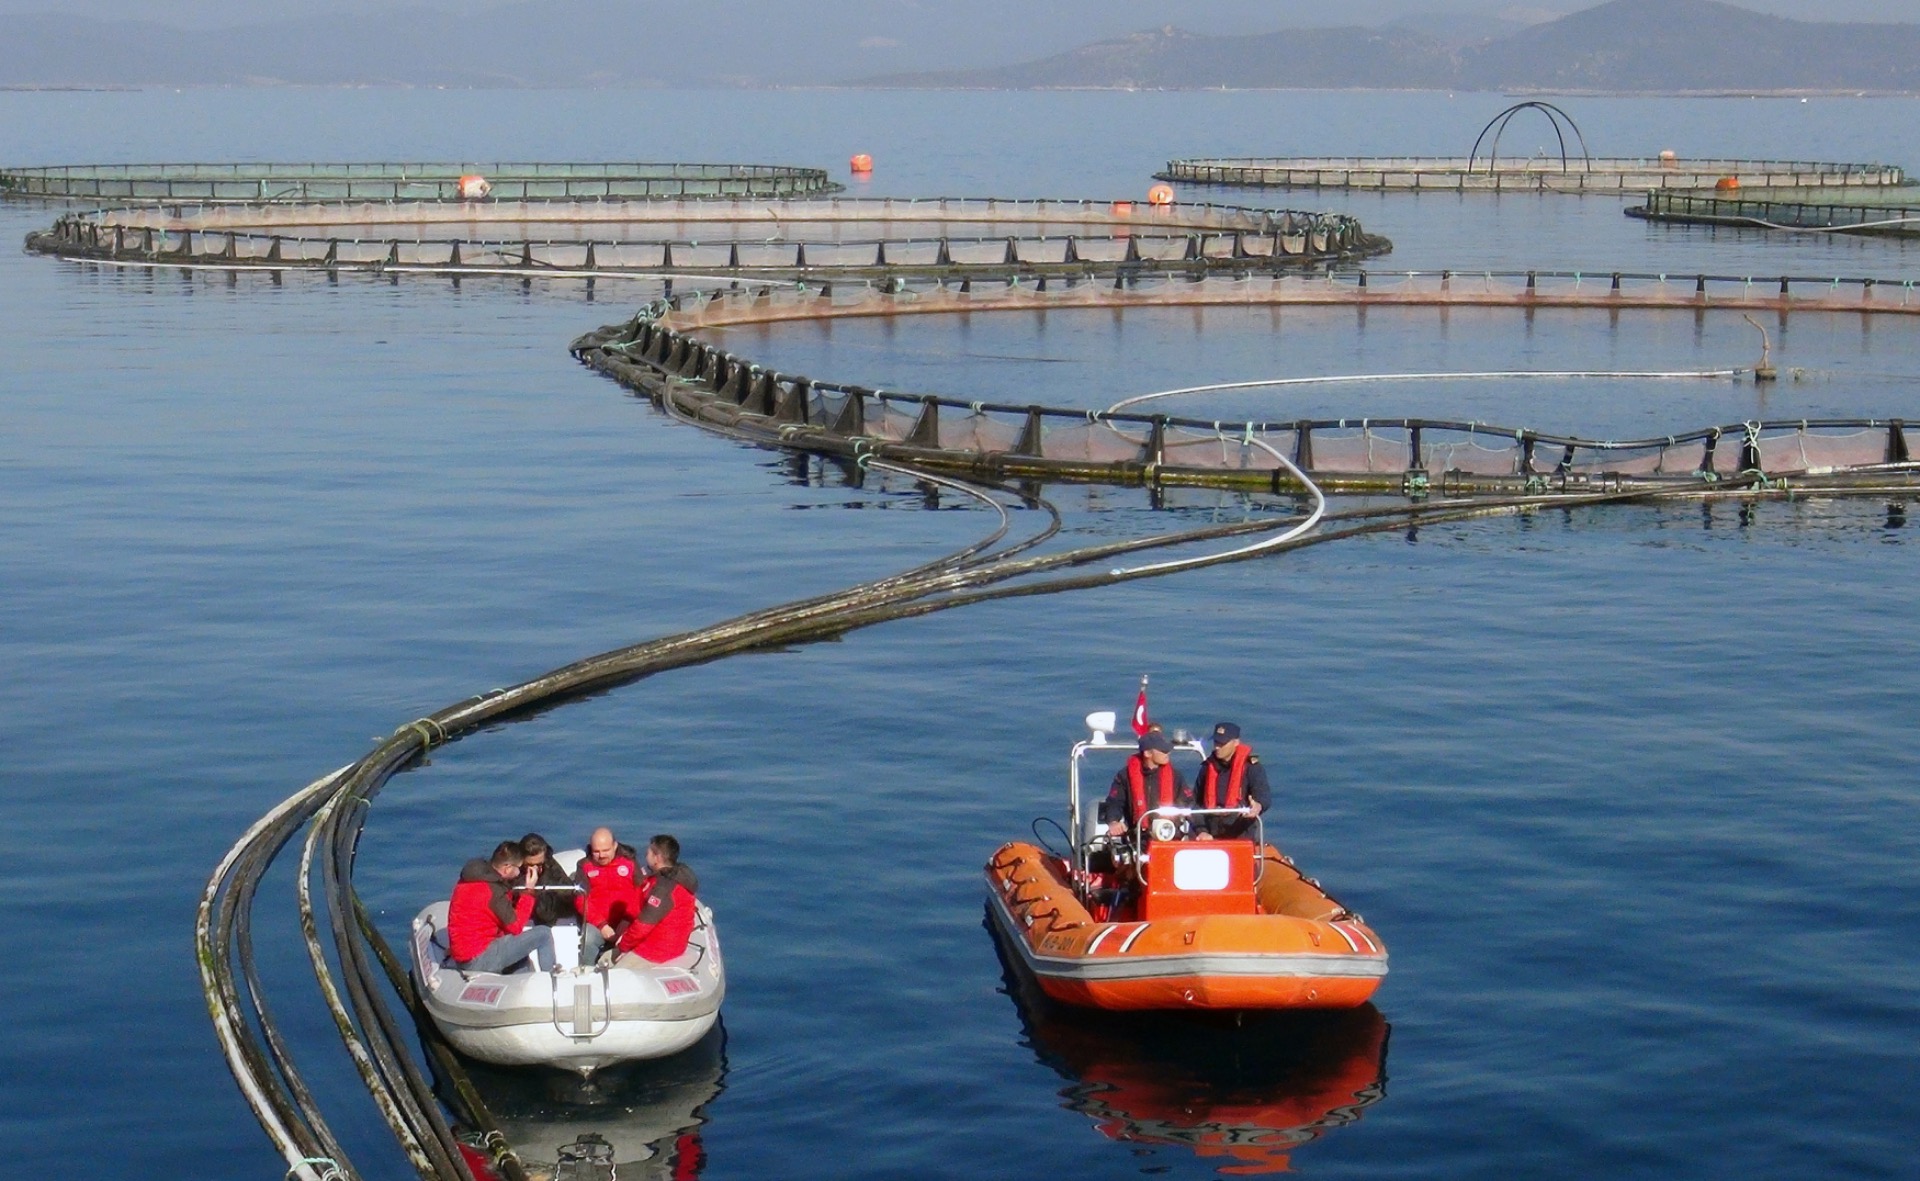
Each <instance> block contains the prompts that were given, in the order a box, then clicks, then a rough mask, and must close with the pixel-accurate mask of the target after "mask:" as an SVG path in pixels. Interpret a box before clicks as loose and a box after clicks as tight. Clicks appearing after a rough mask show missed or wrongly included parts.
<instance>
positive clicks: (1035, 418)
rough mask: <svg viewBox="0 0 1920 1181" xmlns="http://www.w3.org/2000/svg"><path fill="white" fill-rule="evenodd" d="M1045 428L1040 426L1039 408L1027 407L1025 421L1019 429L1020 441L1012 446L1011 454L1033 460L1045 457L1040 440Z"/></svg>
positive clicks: (1043, 447)
mask: <svg viewBox="0 0 1920 1181" xmlns="http://www.w3.org/2000/svg"><path fill="white" fill-rule="evenodd" d="M1044 434H1045V427H1044V426H1043V425H1042V418H1041V414H1040V407H1038V406H1028V407H1027V421H1026V423H1025V424H1024V425H1022V426H1021V428H1020V440H1019V441H1018V442H1017V443H1015V444H1014V445H1013V454H1015V455H1024V456H1028V457H1030V458H1033V459H1042V458H1044V457H1045V444H1044V443H1043V442H1042V439H1043V437H1044Z"/></svg>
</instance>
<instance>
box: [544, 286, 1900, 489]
mask: <svg viewBox="0 0 1920 1181" xmlns="http://www.w3.org/2000/svg"><path fill="white" fill-rule="evenodd" d="M1206 286H1213V287H1216V288H1228V289H1231V288H1236V287H1238V288H1244V287H1245V286H1246V285H1245V284H1235V283H1232V282H1226V283H1222V282H1221V281H1219V280H1212V279H1209V280H1203V281H1201V282H1198V283H1191V282H1183V281H1178V280H1169V281H1167V282H1166V283H1165V284H1141V285H1134V286H1127V285H1121V286H1118V287H1113V286H1104V285H1082V286H1081V288H1080V290H1081V291H1082V292H1085V291H1088V290H1092V291H1095V292H1097V293H1098V298H1097V299H1093V300H1089V299H1087V298H1085V297H1084V296H1083V297H1082V298H1080V299H1079V300H1078V301H1077V304H1076V305H1073V306H1109V307H1126V306H1152V305H1156V304H1159V305H1166V304H1182V303H1204V302H1218V303H1236V304H1244V303H1246V302H1248V300H1247V299H1246V298H1245V296H1246V295H1247V292H1246V291H1245V290H1239V291H1231V290H1216V291H1214V292H1212V293H1210V295H1211V296H1212V297H1213V298H1210V299H1203V298H1198V297H1199V296H1200V294H1201V293H1200V292H1199V291H1198V290H1197V289H1198V288H1201V287H1206ZM930 299H937V300H938V302H939V303H940V304H941V305H942V306H941V308H940V310H944V311H951V312H959V311H969V312H975V311H992V310H1016V309H1036V308H1041V307H1048V306H1060V304H1059V303H1057V302H1055V303H1052V304H1049V303H1048V302H1047V300H1046V298H1045V295H1044V293H1035V292H1032V291H1030V290H1025V289H1021V288H1019V287H1017V286H1016V287H1011V288H1008V289H1005V290H1002V291H999V292H994V293H982V292H980V291H979V289H978V288H976V289H975V290H973V291H971V292H956V291H952V290H945V291H943V292H941V293H938V294H936V293H930V292H914V293H906V294H891V295H888V294H880V293H875V292H865V293H861V294H859V295H857V296H852V297H850V296H847V295H840V294H835V293H833V292H815V291H793V290H784V291H778V292H776V291H774V290H772V289H766V290H763V291H759V292H751V291H746V292H736V293H730V294H727V295H722V296H712V295H708V294H699V295H690V296H686V297H682V298H680V299H674V300H661V301H657V302H656V303H654V304H652V305H650V306H648V307H646V308H644V309H642V310H641V311H640V312H639V313H638V314H637V315H636V316H635V317H634V318H633V319H632V320H629V321H627V322H626V323H624V324H619V325H611V326H608V327H606V328H603V329H600V330H599V331H597V332H594V333H589V334H587V335H586V336H583V337H581V338H579V339H578V340H576V341H575V342H574V344H573V346H572V352H573V353H574V355H575V356H576V357H577V358H578V359H579V360H580V361H582V362H583V363H585V364H587V365H589V366H591V367H593V368H595V369H597V370H599V371H600V372H602V373H605V374H607V375H608V376H610V377H612V378H614V379H615V380H617V381H619V382H621V383H622V384H623V385H625V386H627V387H628V388H630V389H632V390H633V391H635V392H636V393H639V394H641V395H643V396H645V397H647V398H649V399H651V400H652V401H653V402H654V403H655V404H656V405H660V406H661V407H663V408H664V409H667V410H669V412H671V413H673V414H675V415H676V416H681V417H686V418H690V419H692V420H693V421H695V422H698V423H700V424H703V425H706V426H709V427H712V428H714V429H717V430H721V431H725V432H727V433H730V434H734V435H738V436H742V437H746V438H750V439H752V440H754V441H757V442H760V443H763V444H765V445H767V446H770V447H779V448H786V449H789V450H794V451H801V452H807V453H811V454H816V455H821V456H826V457H830V458H834V459H838V460H842V461H845V462H847V463H849V464H853V465H858V464H860V463H861V462H863V461H864V460H866V459H868V458H874V459H885V460H890V461H893V462H897V463H902V464H908V465H911V466H913V467H915V468H919V469H923V470H931V471H937V472H944V473H948V474H955V475H963V476H969V477H974V478H982V479H991V480H997V481H1007V480H1032V481H1072V482H1085V483H1101V484H1116V485H1133V486H1138V485H1147V486H1182V485H1184V486H1201V487H1225V488H1242V489H1248V490H1257V491H1266V492H1272V493H1279V494H1288V493H1297V492H1303V491H1305V489H1304V488H1303V487H1302V486H1301V485H1300V483H1299V481H1298V480H1297V479H1296V478H1295V477H1294V475H1293V474H1292V472H1291V471H1290V470H1289V468H1288V465H1287V464H1286V463H1283V462H1282V457H1285V458H1286V459H1287V460H1288V461H1290V462H1291V463H1292V464H1293V465H1294V466H1297V467H1299V468H1300V469H1301V470H1302V471H1304V472H1306V473H1307V474H1308V476H1309V477H1310V478H1311V479H1313V481H1314V482H1315V483H1316V484H1318V485H1319V486H1320V487H1321V488H1322V489H1323V490H1324V491H1326V492H1329V493H1350V494H1376V495H1378V494H1395V495H1407V496H1416V497H1418V496H1426V495H1445V496H1460V495H1475V494H1513V493H1530V494H1537V493H1556V492H1564V493H1574V494H1578V493H1592V492H1613V491H1629V490H1632V489H1635V488H1642V487H1644V488H1648V489H1654V488H1659V487H1663V486H1664V487H1671V486H1674V485H1676V484H1682V483H1690V482H1698V481H1700V480H1701V479H1703V478H1705V479H1709V480H1711V479H1733V478H1735V477H1740V478H1744V479H1751V478H1752V477H1754V476H1755V475H1759V476H1763V477H1764V478H1765V479H1766V480H1768V481H1769V482H1772V483H1773V484H1774V485H1775V486H1776V487H1779V488H1789V489H1795V490H1801V491H1815V490H1818V491H1826V492H1835V493H1844V492H1847V491H1865V490H1867V489H1869V488H1870V489H1872V490H1874V491H1884V490H1886V489H1887V488H1888V487H1890V486H1900V487H1912V486H1920V465H1915V464H1914V463H1912V462H1911V456H1912V455H1913V453H1914V448H1915V447H1916V445H1920V428H1916V427H1909V426H1907V425H1906V424H1905V423H1904V422H1902V421H1900V420H1885V419H1823V420H1799V419H1795V420H1792V421H1756V422H1747V423H1736V424H1731V425H1717V426H1708V427H1702V428H1699V429H1697V430H1692V431H1688V432H1684V433H1680V434H1675V435H1667V436H1661V437H1659V438H1650V439H1636V440H1625V441H1617V440H1608V441H1603V440H1596V439H1583V438H1576V437H1572V436H1566V435H1556V434H1549V433H1544V432H1540V431H1537V430H1532V429H1528V428H1513V427H1505V426H1496V425H1492V424H1487V423H1473V422H1457V421H1448V420H1439V419H1419V418H1351V419H1302V420H1286V421H1246V422H1224V421H1219V420H1214V419H1206V418H1193V417H1180V416H1172V415H1163V414H1139V413H1110V412H1101V411H1092V410H1086V409H1080V408H1070V407H1056V406H1043V405H1038V404H1029V405H1017V404H1002V403H988V402H981V401H973V400H968V399H964V398H955V397H947V396H941V395H935V394H918V393H903V392H897V391H887V390H878V389H873V388H869V387H865V386H859V385H850V384H844V383H840V382H831V381H821V380H817V379H815V378H811V377H806V376H802V375H798V374H790V373H782V372H779V371H777V370H773V369H769V368H766V367H764V366H761V365H758V364H756V363H754V362H752V361H751V360H748V359H746V358H743V357H740V356H738V355H736V354H734V353H732V352H730V351H728V350H726V349H724V348H722V347H720V346H719V345H717V344H714V343H711V342H709V341H706V340H703V339H702V338H701V337H700V336H699V335H698V330H699V328H701V327H713V326H719V325H722V324H738V323H743V322H766V321H775V320H795V319H802V318H817V317H821V316H830V315H832V314H833V313H834V311H835V309H836V307H840V308H846V307H854V308H858V307H860V305H862V304H865V305H871V306H868V307H866V308H865V309H864V313H863V314H869V315H885V314H890V312H889V308H901V309H905V308H910V309H912V310H914V311H922V312H924V311H926V310H928V309H927V305H928V303H929V300H930Z"/></svg>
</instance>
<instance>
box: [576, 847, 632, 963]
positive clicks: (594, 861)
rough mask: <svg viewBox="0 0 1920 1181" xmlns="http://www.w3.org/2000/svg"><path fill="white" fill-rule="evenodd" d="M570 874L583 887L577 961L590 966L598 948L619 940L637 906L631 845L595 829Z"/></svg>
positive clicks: (598, 950)
mask: <svg viewBox="0 0 1920 1181" xmlns="http://www.w3.org/2000/svg"><path fill="white" fill-rule="evenodd" d="M574 876H575V877H576V878H578V879H579V881H580V884H581V885H582V886H585V887H586V893H584V894H582V895H581V896H580V963H581V964H582V965H591V964H592V963H593V962H594V961H595V960H597V959H599V958H600V953H601V951H603V950H605V949H606V948H607V947H609V946H611V945H612V944H615V943H618V942H619V941H620V932H621V931H622V930H623V929H624V928H625V927H626V925H627V924H628V923H630V922H632V921H633V916H634V914H635V912H637V911H638V910H639V909H640V900H639V899H638V898H637V897H636V896H635V895H634V889H635V888H636V887H637V886H638V885H639V882H640V867H639V866H637V865H635V864H634V855H633V847H632V846H631V845H623V844H621V843H620V842H619V841H617V840H615V839H614V836H613V830H612V829H610V828H596V829H594V830H593V835H592V836H591V837H588V838H587V855H586V856H585V857H583V858H581V859H580V864H579V866H578V867H577V868H576V869H575V870H574Z"/></svg>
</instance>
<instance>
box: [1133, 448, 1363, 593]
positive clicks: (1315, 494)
mask: <svg viewBox="0 0 1920 1181" xmlns="http://www.w3.org/2000/svg"><path fill="white" fill-rule="evenodd" d="M1248 442H1250V443H1252V444H1253V445H1254V446H1255V447H1258V448H1260V449H1261V450H1262V451H1265V452H1266V453H1267V454H1268V455H1271V456H1273V457H1274V458H1275V459H1277V460H1279V461H1280V466H1281V467H1284V468H1286V469H1287V470H1288V471H1290V472H1292V473H1293V475H1294V478H1295V479H1297V480H1299V481H1300V483H1301V484H1302V485H1304V486H1305V487H1306V490H1307V495H1308V496H1311V497H1312V498H1313V511H1312V512H1310V513H1308V514H1307V519H1306V520H1304V521H1302V522H1300V523H1299V524H1298V525H1295V526H1294V527H1293V528H1291V529H1289V530H1287V531H1286V532H1285V533H1282V534H1281V535H1280V536H1278V537H1269V538H1267V539H1266V540H1265V541H1256V542H1254V543H1253V544H1252V545H1243V546H1241V547H1240V548H1239V549H1230V550H1226V551H1223V552H1221V553H1217V554H1202V555H1201V556H1200V557H1197V558H1175V559H1173V560H1171V561H1166V562H1154V563H1151V564H1150V565H1146V566H1128V567H1123V568H1116V569H1115V570H1114V571H1113V572H1112V573H1113V574H1114V575H1116V576H1119V575H1138V574H1166V573H1170V572H1172V571H1174V570H1184V569H1186V568H1187V567H1189V566H1210V565H1212V564H1214V563H1215V562H1224V561H1227V560H1229V559H1232V558H1241V557H1246V556H1248V555H1250V554H1257V553H1259V552H1260V551H1261V550H1266V549H1272V548H1274V547H1275V546H1281V545H1285V544H1286V543H1287V542H1289V541H1292V540H1293V539H1294V538H1296V537H1304V536H1306V535H1307V534H1309V533H1311V532H1313V530H1314V529H1315V528H1316V527H1318V526H1319V524H1320V518H1321V517H1322V516H1324V515H1325V514H1326V511H1327V494H1326V493H1324V492H1322V491H1321V490H1320V485H1318V484H1316V483H1314V482H1313V481H1312V480H1310V479H1308V478H1307V473H1305V472H1303V471H1301V470H1300V469H1299V468H1297V467H1295V466H1294V463H1293V461H1292V460H1291V459H1288V458H1287V457H1286V456H1284V455H1282V454H1280V452H1279V451H1277V450H1275V449H1274V448H1273V447H1271V446H1269V445H1268V444H1267V443H1265V442H1263V441H1261V440H1259V439H1249V440H1248Z"/></svg>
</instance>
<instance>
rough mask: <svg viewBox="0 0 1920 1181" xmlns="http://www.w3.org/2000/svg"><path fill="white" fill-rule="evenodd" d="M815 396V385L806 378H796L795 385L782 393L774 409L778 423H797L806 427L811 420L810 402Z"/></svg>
mask: <svg viewBox="0 0 1920 1181" xmlns="http://www.w3.org/2000/svg"><path fill="white" fill-rule="evenodd" d="M812 395H813V383H812V382H811V381H808V380H807V379H806V378H804V377H796V378H794V379H793V384H792V385H791V386H789V387H788V388H787V389H785V390H784V391H782V392H781V393H780V394H779V396H778V399H777V404H776V406H775V407H774V414H773V417H774V419H775V421H778V422H797V423H799V424H801V425H802V426H805V425H806V424H807V422H808V420H809V419H810V417H811V416H810V415H809V414H808V405H807V403H808V401H809V400H810V399H811V397H812Z"/></svg>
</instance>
